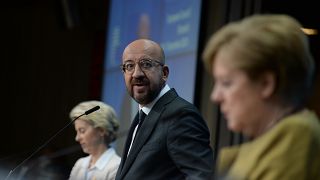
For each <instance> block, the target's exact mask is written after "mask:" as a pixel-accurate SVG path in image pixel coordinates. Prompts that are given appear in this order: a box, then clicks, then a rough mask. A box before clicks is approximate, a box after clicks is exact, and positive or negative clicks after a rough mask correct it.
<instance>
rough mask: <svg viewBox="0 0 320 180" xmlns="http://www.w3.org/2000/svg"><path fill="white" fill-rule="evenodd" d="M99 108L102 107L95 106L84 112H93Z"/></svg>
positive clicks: (86, 113)
mask: <svg viewBox="0 0 320 180" xmlns="http://www.w3.org/2000/svg"><path fill="white" fill-rule="evenodd" d="M98 109H100V106H96V107H93V108H91V109H89V110H88V111H86V112H84V114H85V115H88V114H91V113H93V112H95V111H96V110H98Z"/></svg>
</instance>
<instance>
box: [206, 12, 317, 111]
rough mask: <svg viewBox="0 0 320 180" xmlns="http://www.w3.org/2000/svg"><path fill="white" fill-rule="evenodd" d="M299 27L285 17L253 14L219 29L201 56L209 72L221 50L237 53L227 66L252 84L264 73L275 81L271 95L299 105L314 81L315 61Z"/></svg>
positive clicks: (293, 20)
mask: <svg viewBox="0 0 320 180" xmlns="http://www.w3.org/2000/svg"><path fill="white" fill-rule="evenodd" d="M301 28H302V26H301V24H300V23H299V22H298V21H297V20H295V19H294V18H292V17H291V16H288V15H283V14H256V15H252V16H249V17H246V18H244V19H243V20H240V21H237V22H232V23H229V24H227V25H226V26H224V27H222V28H221V29H220V30H218V31H217V32H216V33H214V34H213V35H212V36H211V38H210V39H209V41H208V43H207V45H206V47H205V50H204V52H203V54H202V57H203V60H204V64H205V68H206V69H207V70H208V71H209V72H212V68H213V64H214V59H215V56H216V54H217V52H218V51H219V50H220V49H221V48H228V49H233V50H236V52H237V53H238V54H237V57H236V58H235V59H232V60H231V61H232V62H230V63H229V64H231V65H232V66H233V67H234V68H236V69H239V70H242V71H244V72H245V73H246V74H247V75H248V77H249V78H250V79H252V80H256V79H258V78H259V77H261V75H262V74H263V73H265V72H271V73H273V74H274V75H275V78H276V90H275V92H274V95H275V96H277V97H279V98H280V99H281V100H282V101H283V102H284V103H289V104H292V103H293V104H296V105H301V104H303V103H304V102H305V101H306V97H307V95H308V93H309V92H310V90H311V87H312V83H313V80H314V72H315V65H314V59H313V57H312V55H311V52H310V50H309V44H308V43H309V42H308V38H307V36H306V35H305V34H304V33H303V31H302V30H301Z"/></svg>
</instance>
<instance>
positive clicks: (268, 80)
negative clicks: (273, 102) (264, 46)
mask: <svg viewBox="0 0 320 180" xmlns="http://www.w3.org/2000/svg"><path fill="white" fill-rule="evenodd" d="M260 80H261V81H260V82H261V87H262V91H261V96H262V98H264V99H267V98H270V97H271V96H272V95H273V94H274V93H275V90H276V84H277V80H276V77H275V75H274V73H272V72H265V73H263V74H262V76H261V79H260Z"/></svg>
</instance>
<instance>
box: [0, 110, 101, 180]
mask: <svg viewBox="0 0 320 180" xmlns="http://www.w3.org/2000/svg"><path fill="white" fill-rule="evenodd" d="M98 109H100V106H95V107H93V108H91V109H89V110H87V111H85V112H84V113H83V114H81V115H79V116H77V117H76V118H74V119H73V120H72V121H70V122H69V123H68V124H67V125H65V126H64V127H63V128H61V129H60V130H59V131H58V132H56V133H55V134H54V135H53V136H52V137H51V138H49V139H48V140H47V141H46V142H45V143H43V144H42V145H41V146H40V147H38V149H36V150H35V151H34V152H33V153H31V154H30V155H29V156H28V157H27V158H26V159H24V160H23V161H22V162H21V163H20V164H18V165H17V166H16V167H15V168H13V169H12V170H10V172H9V173H8V175H7V177H6V178H5V180H8V179H9V178H10V176H11V175H12V174H13V172H14V171H15V170H16V169H18V168H19V167H20V166H22V165H23V164H24V163H25V162H27V161H28V160H29V159H30V158H31V157H33V156H34V155H35V154H36V153H37V152H39V151H40V150H41V149H43V148H44V147H45V146H46V145H47V144H48V143H49V142H51V141H52V139H54V138H55V137H56V136H57V135H59V134H60V133H61V132H62V131H63V130H64V129H66V128H67V127H68V126H70V124H72V123H73V122H74V121H75V120H77V119H79V118H80V117H81V116H84V115H88V114H91V113H93V112H95V111H97V110H98Z"/></svg>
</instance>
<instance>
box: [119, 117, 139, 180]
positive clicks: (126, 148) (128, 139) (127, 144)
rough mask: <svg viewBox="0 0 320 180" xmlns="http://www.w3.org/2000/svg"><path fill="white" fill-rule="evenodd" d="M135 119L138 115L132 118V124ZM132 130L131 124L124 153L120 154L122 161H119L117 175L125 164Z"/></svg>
mask: <svg viewBox="0 0 320 180" xmlns="http://www.w3.org/2000/svg"><path fill="white" fill-rule="evenodd" d="M137 118H139V116H138V113H137V114H136V116H135V118H134V120H133V121H132V122H134V121H135V120H136V119H137ZM134 128H135V126H134V125H133V124H131V126H130V129H129V133H128V137H127V140H126V144H125V146H124V151H123V153H122V160H121V163H120V166H119V170H118V172H117V174H118V173H119V172H121V171H122V168H123V165H124V164H125V162H126V159H127V154H128V151H129V147H130V144H131V139H132V134H133V131H134Z"/></svg>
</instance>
